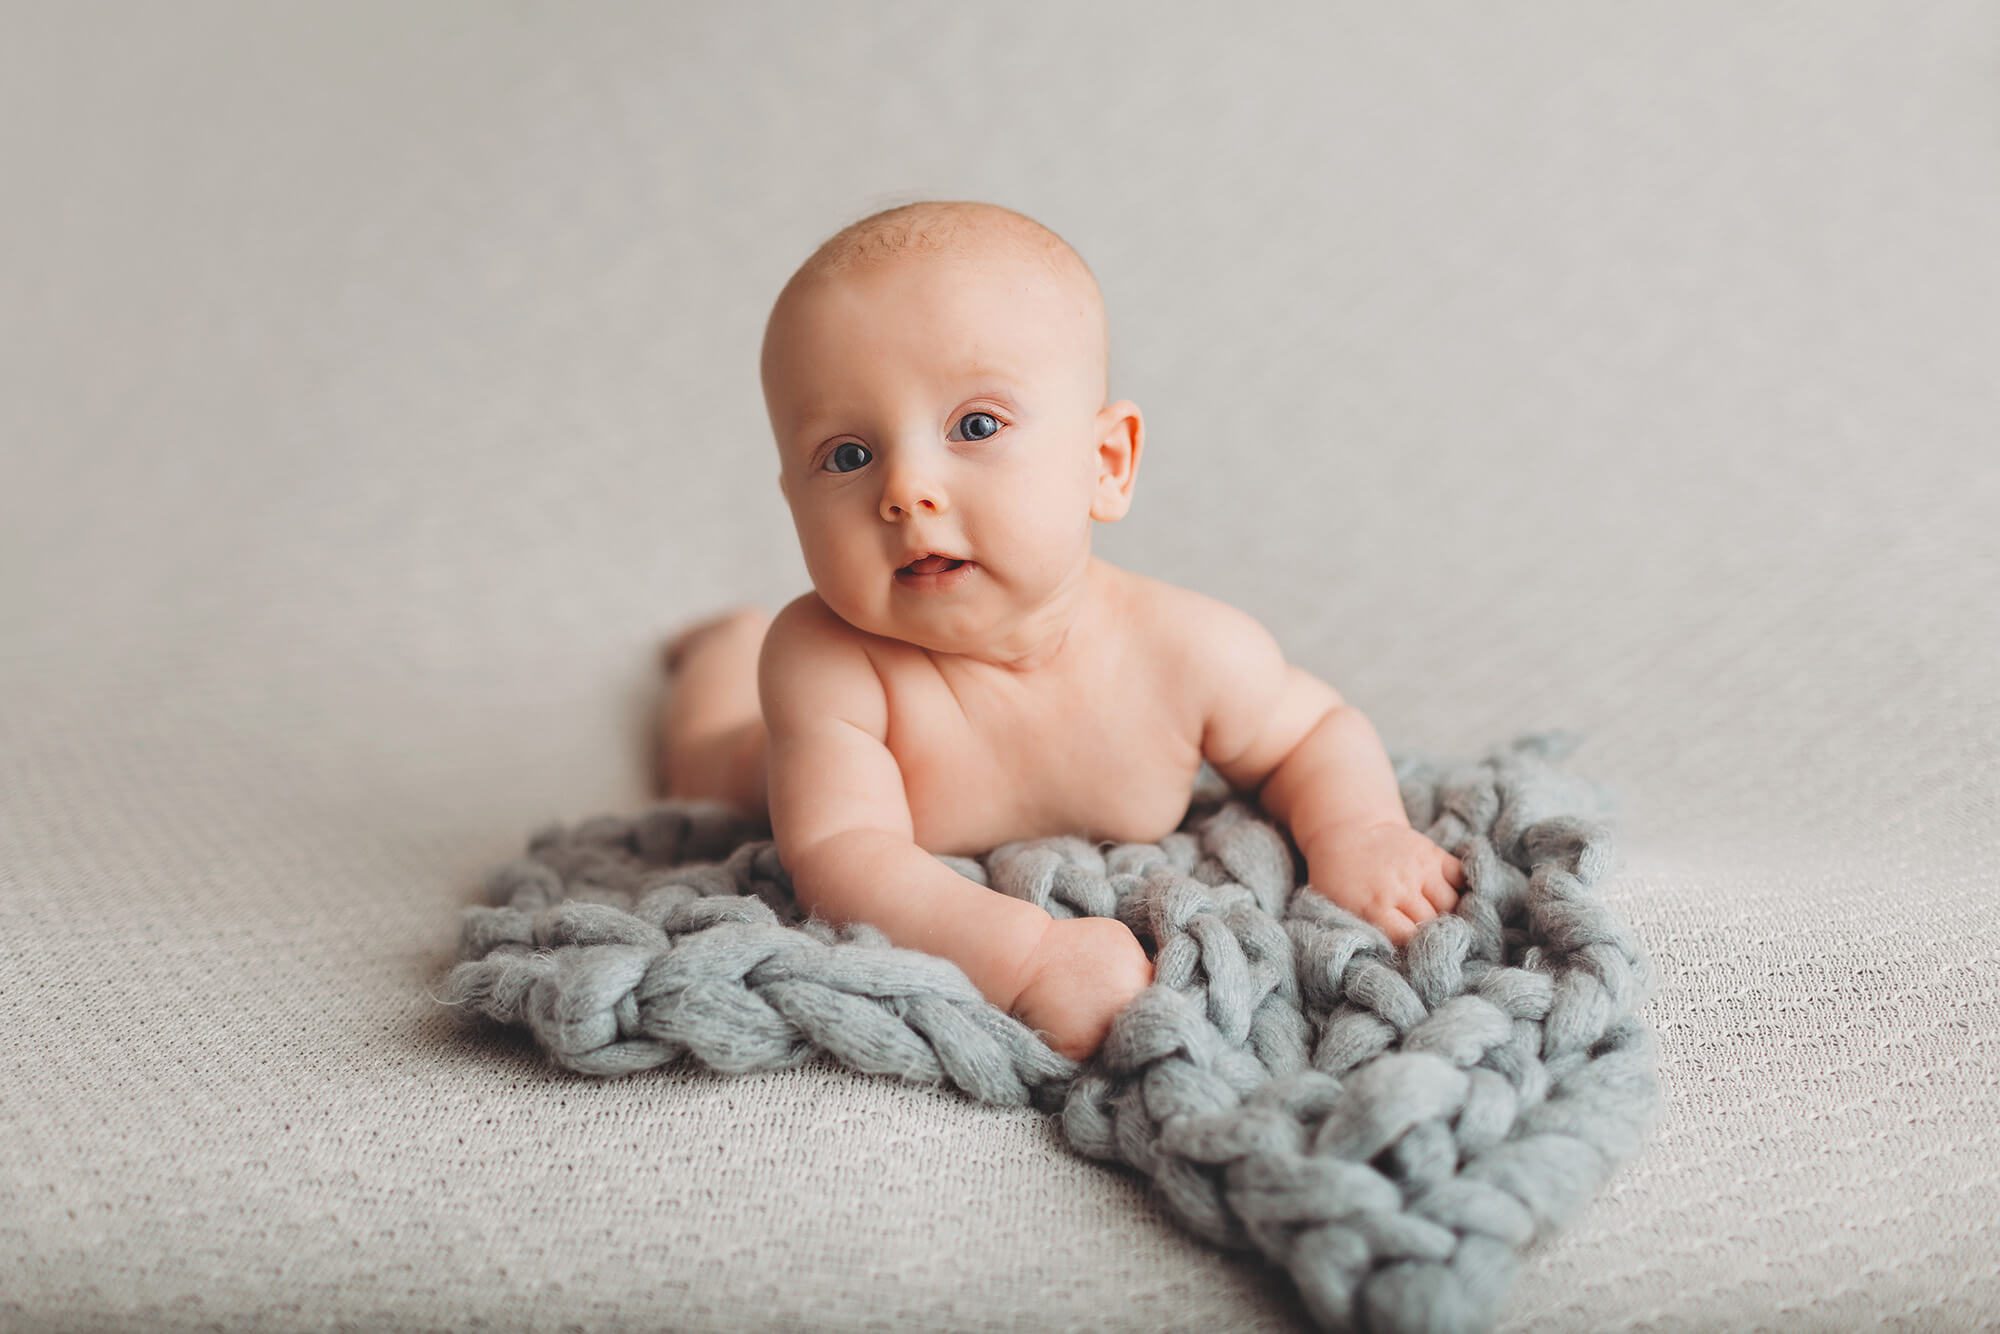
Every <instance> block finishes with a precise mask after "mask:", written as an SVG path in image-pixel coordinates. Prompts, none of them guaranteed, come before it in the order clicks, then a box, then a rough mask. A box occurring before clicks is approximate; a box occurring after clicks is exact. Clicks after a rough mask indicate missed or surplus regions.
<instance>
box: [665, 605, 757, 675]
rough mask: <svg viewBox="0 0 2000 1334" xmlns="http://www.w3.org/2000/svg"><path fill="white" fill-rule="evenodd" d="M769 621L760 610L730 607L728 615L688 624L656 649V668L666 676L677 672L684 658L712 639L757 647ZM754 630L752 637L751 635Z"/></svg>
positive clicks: (724, 613)
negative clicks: (743, 641) (749, 642)
mask: <svg viewBox="0 0 2000 1334" xmlns="http://www.w3.org/2000/svg"><path fill="white" fill-rule="evenodd" d="M770 623H771V618H770V617H769V616H767V615H765V614H764V611H763V609H762V608H760V607H750V606H744V607H732V608H730V609H729V610H728V611H724V612H717V613H716V614H715V615H713V616H709V617H705V618H703V619H702V620H699V621H693V622H690V623H689V624H687V625H684V626H682V627H681V628H680V629H679V630H676V631H675V632H674V633H673V634H671V635H669V636H668V637H667V639H666V642H665V643H663V644H662V645H661V646H660V667H661V669H662V670H663V671H665V672H666V674H667V675H668V676H672V675H673V674H674V673H676V672H678V671H679V670H680V669H681V664H682V663H683V662H685V661H686V659H687V656H688V654H690V653H692V652H693V651H694V649H695V647H696V646H697V645H699V644H700V643H701V642H702V641H703V640H706V639H708V638H710V637H712V636H715V635H721V636H723V637H724V638H725V639H728V638H739V639H741V638H749V639H751V640H753V641H754V642H755V643H757V644H759V645H761V644H762V643H763V641H764V630H765V628H766V627H767V626H769V625H770ZM753 630H754V633H753Z"/></svg>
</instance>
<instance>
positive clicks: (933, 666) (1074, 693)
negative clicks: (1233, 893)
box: [808, 562, 1202, 856]
mask: <svg viewBox="0 0 2000 1334" xmlns="http://www.w3.org/2000/svg"><path fill="white" fill-rule="evenodd" d="M1100 568H1101V570H1102V571H1103V573H1104V574H1105V576H1106V578H1105V584H1104V587H1105V593H1106V596H1105V603H1104V607H1103V610H1102V614H1100V615H1098V616H1094V617H1091V618H1088V624H1087V625H1086V624H1083V623H1081V622H1080V623H1079V625H1078V627H1076V628H1075V629H1073V630H1072V631H1071V634H1072V635H1073V636H1074V635H1077V634H1087V635H1088V636H1089V638H1088V640H1087V641H1085V642H1083V643H1081V644H1077V645H1073V646H1071V647H1075V648H1076V649H1078V650H1079V651H1076V652H1073V653H1071V652H1065V654H1064V665H1062V666H1059V667H1056V666H1052V667H1050V668H1048V669H1045V670H1043V671H1039V672H1029V673H1014V672H1010V671H1007V670H1006V669H1004V668H999V667H995V666H992V665H991V664H987V663H982V662H977V661H972V660H968V659H964V658H959V657H955V656H954V655H950V654H934V653H932V652H930V651H929V650H927V649H924V648H921V647H919V646H917V645H913V644H908V643H904V642H902V641H900V640H894V639H887V638H884V637H882V636H879V635H871V634H867V633H865V632H863V631H859V630H855V629H854V628H853V627H851V626H846V624H845V622H842V623H841V625H842V626H843V627H844V628H845V632H846V633H847V634H848V635H851V636H853V637H854V638H856V639H858V640H860V641H862V643H863V646H864V647H865V649H866V651H867V654H868V657H869V659H870V661H871V662H873V663H874V665H875V668H876V672H877V674H878V675H879V676H880V678H881V681H882V685H883V689H884V692H885V694H886V697H887V706H888V728H887V733H886V735H885V737H884V742H883V744H884V745H886V746H887V748H888V750H889V752H890V754H891V755H893V756H894V758H895V760H896V764H897V766H898V767H899V768H900V769H901V771H902V776H903V786H904V790H905V793H906V795H907V797H908V799H909V807H910V817H911V821H912V823H913V826H914V832H915V841H916V843H917V845H918V846H919V847H922V848H923V849H924V850H926V851H927V852H931V853H943V854H956V855H968V856H969V855H973V854H976V853H980V852H984V851H987V850H988V849H991V848H993V847H996V846H998V845H1000V844H1002V843H1006V842H1009V841H1012V840H1015V839H1023V838H1037V837H1042V836H1045V835H1052V834H1079V835H1082V836H1084V837H1087V838H1090V839H1093V840H1096V839H1110V840H1115V841H1118V842H1153V841H1156V840H1158V839H1160V838H1161V837H1163V836H1165V835H1166V834H1168V833H1170V832H1172V831H1173V829H1174V828H1175V827H1176V826H1177V825H1178V824H1179V823H1180V821H1181V818H1182V817H1183V816H1184V815H1185V814H1186V813H1187V806H1188V799H1189V795H1190V792H1191V789H1192V786H1193V783H1194V778H1195V774H1196V772H1197V770H1198V769H1199V768H1200V765H1201V739H1202V711H1201V707H1200V705H1201V701H1200V700H1199V699H1198V698H1197V696H1196V693H1195V686H1194V680H1195V678H1194V674H1193V673H1190V672H1188V671H1187V670H1185V661H1186V654H1185V652H1184V651H1183V650H1181V649H1180V648H1179V647H1178V645H1180V644H1184V643H1186V642H1187V636H1186V633H1185V630H1184V629H1183V630H1182V631H1181V632H1180V633H1178V634H1176V633H1175V627H1176V626H1177V625H1181V624H1183V620H1182V619H1177V618H1185V617H1186V616H1187V615H1188V614H1190V612H1192V611H1194V610H1195V607H1194V606H1193V605H1192V603H1191V601H1190V600H1192V599H1193V595H1192V594H1189V593H1188V592H1187V591H1186V590H1183V589H1178V588H1175V587H1174V586H1173V585H1170V584H1166V583H1162V582H1160V581H1158V580H1153V579H1148V578H1146V577H1144V576H1142V575H1136V574H1133V573H1131V572H1129V571H1125V570H1120V569H1118V568H1117V567H1115V566H1111V565H1106V564H1103V563H1101V562H1100ZM808 596H815V595H811V594H809V595H808ZM830 615H831V614H830V613H829V616H830ZM833 619H837V618H833Z"/></svg>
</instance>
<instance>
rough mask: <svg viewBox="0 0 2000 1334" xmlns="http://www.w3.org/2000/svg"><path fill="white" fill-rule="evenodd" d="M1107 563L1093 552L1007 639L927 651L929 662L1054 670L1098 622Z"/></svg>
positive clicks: (1071, 656)
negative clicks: (970, 649) (972, 649)
mask: <svg viewBox="0 0 2000 1334" xmlns="http://www.w3.org/2000/svg"><path fill="white" fill-rule="evenodd" d="M1109 575H1110V567H1109V566H1107V565H1105V564H1104V563H1103V562H1102V561H1100V560H1098V559H1097V557H1095V556H1092V557H1090V558H1089V559H1087V560H1086V561H1085V562H1084V566H1083V569H1082V570H1081V571H1080V572H1079V574H1078V576H1077V577H1076V578H1075V579H1074V580H1072V581H1071V582H1070V583H1069V584H1067V585H1065V586H1064V587H1063V588H1062V589H1061V590H1059V591H1058V592H1057V593H1056V595H1055V596H1054V597H1052V598H1050V599H1049V601H1048V602H1047V603H1045V604H1044V605H1043V606H1042V607H1041V608H1039V609H1038V610H1037V611H1036V612H1035V614H1034V616H1033V617H1031V618H1030V619H1028V620H1026V621H1024V622H1022V624H1021V625H1020V626H1019V627H1018V628H1017V629H1016V632H1015V633H1014V634H1012V635H1010V636H1008V637H1007V639H1006V640H1004V641H1002V642H999V643H994V644H991V645H987V646H985V647H983V648H982V649H981V651H979V652H976V653H938V652H935V651H930V650H927V652H930V656H931V658H932V660H933V661H938V662H939V665H940V666H942V665H943V662H942V661H940V660H950V661H953V662H956V663H959V664H961V665H964V664H970V663H979V664H981V665H983V666H987V667H996V668H999V669H1000V670H1002V671H1007V672H1013V673H1016V674H1018V675H1027V674H1030V673H1036V674H1041V673H1053V672H1055V671H1057V670H1058V669H1060V668H1061V667H1063V666H1065V665H1067V664H1068V663H1069V662H1071V661H1073V660H1074V659H1075V658H1076V657H1077V655H1078V654H1079V653H1080V652H1081V651H1082V649H1083V645H1084V642H1085V641H1086V640H1087V639H1088V638H1089V637H1090V628H1091V627H1092V626H1094V625H1098V624H1100V623H1101V622H1102V619H1103V617H1104V615H1105V611H1104V606H1103V603H1104V599H1105V596H1106V593H1107V591H1108V590H1107V589H1106V586H1105V585H1106V581H1107V580H1108V578H1109Z"/></svg>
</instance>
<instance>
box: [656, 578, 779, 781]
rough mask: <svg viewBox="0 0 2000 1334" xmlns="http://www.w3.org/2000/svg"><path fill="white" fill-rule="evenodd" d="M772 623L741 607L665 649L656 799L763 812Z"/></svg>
mask: <svg viewBox="0 0 2000 1334" xmlns="http://www.w3.org/2000/svg"><path fill="white" fill-rule="evenodd" d="M770 623H771V618H770V616H768V615H767V614H765V612H764V611H763V610H762V609H761V608H759V607H736V608H732V609H731V610H729V611H725V612H722V613H721V614H719V615H715V616H710V617H708V618H707V619H705V620H700V621H696V622H694V623H693V624H692V625H689V626H686V627H684V628H683V629H681V630H679V631H677V632H676V633H675V634H674V635H672V636H671V637H670V638H668V639H667V640H666V642H665V643H664V644H662V645H661V647H660V665H661V667H662V668H663V669H664V670H665V672H666V678H667V679H666V685H665V690H664V695H663V697H662V699H661V701H660V710H659V722H658V725H657V726H656V727H655V728H654V729H653V737H654V744H653V784H654V788H653V790H654V793H655V795H658V796H672V797H713V798H716V799H718V800H724V801H732V802H735V803H737V804H739V805H742V806H744V808H745V809H746V810H752V809H760V808H761V806H762V802H763V799H764V792H763V780H762V777H761V775H762V766H763V751H764V740H765V732H764V715H763V709H762V707H761V706H760V704H759V703H758V699H757V658H758V655H759V654H760V653H761V652H762V651H763V648H764V632H765V630H766V629H767V628H768V627H769V625H770Z"/></svg>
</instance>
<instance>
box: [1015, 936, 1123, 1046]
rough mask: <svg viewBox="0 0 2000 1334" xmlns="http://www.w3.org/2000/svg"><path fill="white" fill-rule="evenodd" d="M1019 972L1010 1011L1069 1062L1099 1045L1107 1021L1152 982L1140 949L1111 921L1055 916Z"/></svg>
mask: <svg viewBox="0 0 2000 1334" xmlns="http://www.w3.org/2000/svg"><path fill="white" fill-rule="evenodd" d="M1023 971H1024V972H1025V973H1026V974H1027V977H1028V984H1027V985H1026V986H1025V987H1023V988H1022V989H1021V994H1020V995H1019V996H1018V997H1016V998H1015V1001H1014V1005H1013V1011H1012V1013H1013V1014H1014V1016H1015V1017H1016V1018H1018V1019H1019V1020H1020V1021H1021V1022H1022V1023H1024V1024H1026V1025H1027V1026H1028V1027H1029V1028H1032V1029H1034V1030H1035V1031H1037V1032H1038V1033H1040V1034H1041V1035H1042V1038H1043V1040H1044V1041H1046V1042H1047V1043H1048V1044H1049V1045H1050V1046H1051V1047H1054V1048H1055V1049H1056V1050H1057V1051H1059V1052H1061V1053H1062V1054H1063V1055H1065V1056H1067V1057H1069V1058H1070V1059H1071V1060H1073V1061H1081V1060H1084V1059H1085V1058H1087V1057H1088V1056H1090V1055H1091V1053H1093V1052H1095V1051H1096V1050H1097V1049H1098V1048H1099V1047H1101V1046H1103V1045H1104V1038H1105V1035H1106V1034H1107V1033H1109V1032H1110V1031H1111V1021H1112V1020H1113V1019H1116V1018H1117V1017H1118V1015H1119V1013H1120V1012H1121V1011H1122V1010H1124V1008H1125V1007H1126V1006H1127V1005H1130V1004H1131V1003H1132V999H1133V997H1135V996H1137V995H1138V994H1139V993H1140V992H1142V991H1144V990H1145V989H1146V988H1147V987H1149V986H1151V985H1152V983H1153V962H1152V960H1150V959H1148V958H1147V957H1146V950H1145V947H1144V946H1142V945H1141V944H1140V943H1139V938H1138V937H1137V936H1135V935H1133V934H1132V929H1131V928H1130V927H1128V926H1126V925H1125V924H1124V923H1123V922H1121V921H1118V920H1117V919H1116V918H1111V917H1067V918H1063V917H1059V918H1057V919H1056V920H1055V921H1054V922H1052V923H1050V924H1049V929H1048V931H1047V933H1046V934H1045V935H1043V937H1042V940H1041V943H1040V944H1039V945H1037V946H1036V947H1035V952H1034V953H1033V954H1031V955H1029V956H1028V961H1027V963H1026V964H1024V965H1023Z"/></svg>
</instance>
